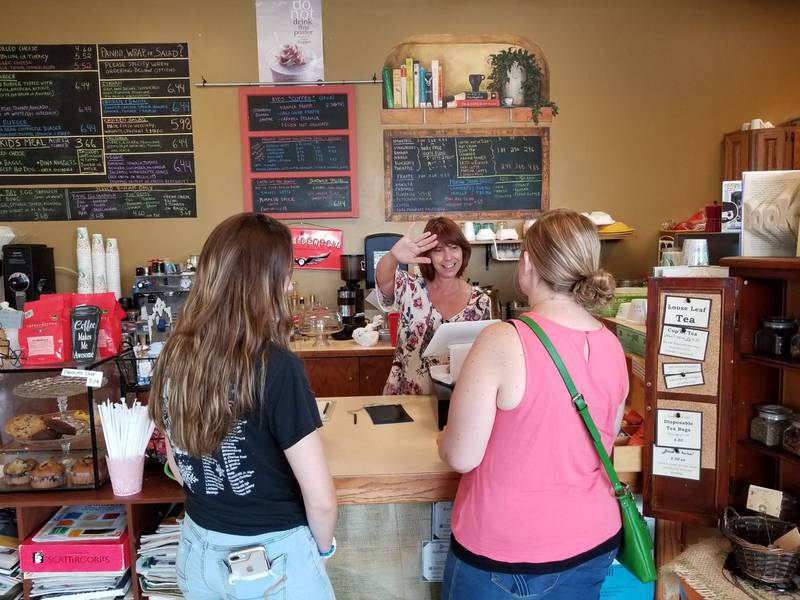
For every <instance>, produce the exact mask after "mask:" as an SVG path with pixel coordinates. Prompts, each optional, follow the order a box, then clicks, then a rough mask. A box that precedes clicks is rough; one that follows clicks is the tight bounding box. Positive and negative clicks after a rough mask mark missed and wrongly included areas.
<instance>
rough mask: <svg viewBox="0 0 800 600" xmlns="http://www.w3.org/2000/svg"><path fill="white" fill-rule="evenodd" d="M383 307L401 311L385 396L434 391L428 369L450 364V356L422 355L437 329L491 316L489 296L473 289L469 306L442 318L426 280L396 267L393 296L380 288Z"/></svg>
mask: <svg viewBox="0 0 800 600" xmlns="http://www.w3.org/2000/svg"><path fill="white" fill-rule="evenodd" d="M378 298H379V300H380V304H381V308H383V309H384V310H386V311H393V310H394V311H398V312H399V313H400V322H399V324H398V329H397V349H396V350H395V353H394V362H393V363H392V369H391V371H390V372H389V378H388V379H387V380H386V385H385V386H384V388H383V394H384V395H385V396H390V395H397V394H414V395H424V394H430V393H432V391H433V384H432V382H431V376H430V373H429V372H428V368H429V367H430V366H432V365H440V364H447V361H448V357H447V356H432V357H428V358H423V356H422V353H423V352H424V351H425V348H427V347H428V344H429V343H430V341H431V339H432V338H433V333H434V332H435V331H436V328H437V327H439V325H441V324H442V323H444V322H452V321H481V320H483V319H488V318H489V297H488V296H487V295H486V294H484V293H483V292H481V291H480V290H479V289H477V288H473V290H472V294H471V295H470V297H469V300H468V301H467V305H466V306H465V307H464V308H463V309H462V310H461V312H460V313H458V314H456V315H455V316H453V317H452V318H450V319H447V320H445V319H443V318H442V315H440V314H439V311H437V310H436V309H435V308H434V306H433V304H432V303H431V299H430V297H429V296H428V288H427V282H426V281H425V279H424V278H422V277H415V276H413V275H411V274H409V273H408V272H406V271H403V270H401V269H397V271H396V273H395V277H394V297H392V296H385V295H383V294H382V293H381V292H380V290H378Z"/></svg>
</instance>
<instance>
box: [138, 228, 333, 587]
mask: <svg viewBox="0 0 800 600" xmlns="http://www.w3.org/2000/svg"><path fill="white" fill-rule="evenodd" d="M291 269H292V240H291V235H290V233H289V230H288V229H287V228H286V227H285V226H284V225H283V224H281V223H279V222H278V221H276V220H275V219H272V218H270V217H266V216H264V215H258V214H249V213H243V214H240V215H236V216H233V217H230V218H229V219H227V220H225V221H224V222H222V223H221V224H220V225H218V226H217V227H216V228H215V229H214V231H212V232H211V235H210V236H209V237H208V239H207V240H206V243H205V244H204V246H203V250H202V252H201V254H200V261H199V264H198V267H197V273H196V274H195V278H194V283H193V285H192V290H191V292H190V294H189V297H188V299H187V300H186V303H185V304H184V306H183V309H182V311H181V318H180V320H179V321H178V324H177V327H176V329H175V331H174V332H173V333H172V335H171V336H170V338H169V340H168V341H167V343H166V345H165V347H164V350H163V352H162V353H161V356H160V358H159V360H158V363H157V365H156V369H155V372H154V375H153V383H152V392H151V396H150V415H151V417H152V418H153V420H154V421H155V422H156V424H157V425H158V426H159V427H160V428H161V429H162V430H164V431H165V432H166V434H167V438H168V439H169V442H170V443H169V444H168V450H170V452H169V457H168V458H169V461H170V466H171V467H172V470H173V472H174V473H175V474H176V476H177V477H178V478H179V480H180V481H181V482H182V484H183V487H184V491H185V493H186V518H185V520H184V522H183V526H182V530H181V541H180V545H179V546H178V556H177V560H176V570H177V574H178V585H179V586H180V588H181V590H182V591H183V593H184V595H185V596H186V597H187V598H189V599H190V600H193V599H203V600H205V599H209V600H210V599H217V598H256V597H270V598H271V597H281V598H297V599H300V598H302V599H303V600H314V599H317V598H319V599H322V598H326V599H327V598H333V597H334V595H333V590H332V588H331V585H330V581H329V580H328V577H327V574H326V573H325V568H324V564H323V559H324V558H326V557H328V556H330V555H331V554H333V552H334V551H335V549H336V546H335V541H334V539H333V530H334V527H335V526H336V494H335V491H334V487H333V480H332V479H331V475H330V472H329V471H328V466H327V461H326V459H325V453H324V449H323V446H322V441H321V439H320V436H319V433H318V432H317V428H319V427H321V425H322V423H321V421H320V418H319V412H318V410H317V405H316V402H315V399H314V396H313V394H312V393H311V389H310V388H309V385H308V380H307V378H306V374H305V370H304V369H303V364H302V362H301V361H300V360H299V359H298V358H297V357H296V356H295V355H294V354H293V353H292V352H291V351H290V350H289V349H288V347H287V346H288V340H289V332H290V329H291V315H290V313H289V310H288V305H287V301H286V294H287V292H288V291H289V290H290V287H291ZM245 548H256V549H255V550H253V551H252V552H250V553H249V554H248V555H249V556H250V557H251V558H252V562H250V563H248V565H245V567H244V569H242V570H240V569H238V568H236V565H234V566H233V567H232V566H231V561H230V560H229V555H231V553H234V554H239V555H242V556H243V555H244V554H245V553H244V552H241V550H242V549H245ZM262 548H263V550H264V551H265V552H266V558H267V560H266V561H264V560H262V557H263V552H261V551H260V550H261V549H262ZM236 551H240V552H238V553H237V552H236ZM234 558H235V557H234ZM267 563H269V566H268V568H267ZM248 566H249V567H251V568H252V570H247V567H248Z"/></svg>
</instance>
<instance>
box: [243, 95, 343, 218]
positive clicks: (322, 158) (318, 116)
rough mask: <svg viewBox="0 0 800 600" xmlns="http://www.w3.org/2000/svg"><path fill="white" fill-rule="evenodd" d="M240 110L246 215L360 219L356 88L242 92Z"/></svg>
mask: <svg viewBox="0 0 800 600" xmlns="http://www.w3.org/2000/svg"><path fill="white" fill-rule="evenodd" d="M240 110H241V125H242V163H243V170H244V195H245V207H246V209H247V210H251V211H254V212H262V213H267V214H270V215H272V216H274V217H276V218H285V219H290V218H302V217H314V218H326V217H330V218H334V217H356V216H358V176H357V168H356V157H357V152H356V128H355V92H354V89H353V87H352V86H324V87H316V86H292V87H281V88H278V89H272V88H270V89H243V90H242V91H241V92H240Z"/></svg>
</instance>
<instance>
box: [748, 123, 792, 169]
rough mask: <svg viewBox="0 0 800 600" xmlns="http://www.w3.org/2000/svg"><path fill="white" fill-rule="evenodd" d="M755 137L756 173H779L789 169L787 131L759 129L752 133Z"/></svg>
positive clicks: (789, 150) (777, 128) (789, 149)
mask: <svg viewBox="0 0 800 600" xmlns="http://www.w3.org/2000/svg"><path fill="white" fill-rule="evenodd" d="M753 135H754V137H755V142H754V147H755V161H754V165H753V167H754V169H755V170H756V171H780V170H783V169H787V168H789V165H790V163H791V147H790V145H789V144H788V137H789V131H788V130H787V129H784V128H782V127H775V128H774V129H759V130H757V131H755V132H754V133H753Z"/></svg>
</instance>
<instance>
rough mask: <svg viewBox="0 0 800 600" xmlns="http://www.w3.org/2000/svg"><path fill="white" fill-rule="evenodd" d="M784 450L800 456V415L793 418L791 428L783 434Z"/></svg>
mask: <svg viewBox="0 0 800 600" xmlns="http://www.w3.org/2000/svg"><path fill="white" fill-rule="evenodd" d="M783 449H784V450H786V451H787V452H791V453H792V454H797V455H798V456H800V414H798V415H793V416H792V420H791V423H790V424H789V427H787V428H786V431H784V432H783Z"/></svg>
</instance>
